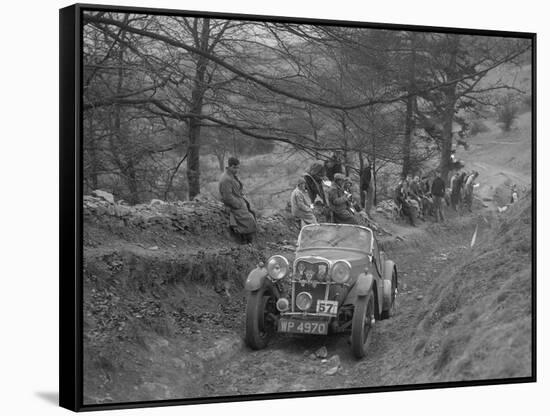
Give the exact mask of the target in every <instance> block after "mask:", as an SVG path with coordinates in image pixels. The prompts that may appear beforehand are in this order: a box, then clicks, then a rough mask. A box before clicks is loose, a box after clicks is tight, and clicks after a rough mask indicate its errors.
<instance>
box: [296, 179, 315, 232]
mask: <svg viewBox="0 0 550 416" xmlns="http://www.w3.org/2000/svg"><path fill="white" fill-rule="evenodd" d="M305 191H306V181H305V179H304V178H299V179H298V183H297V185H296V188H295V189H294V190H293V191H292V194H291V195H290V208H291V211H292V215H294V216H295V217H296V218H298V219H299V220H300V225H301V226H302V227H303V226H304V225H306V224H317V219H316V218H315V214H314V213H313V204H312V203H311V201H309V200H308V199H307V197H306V195H305Z"/></svg>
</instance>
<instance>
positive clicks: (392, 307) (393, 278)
mask: <svg viewBox="0 0 550 416" xmlns="http://www.w3.org/2000/svg"><path fill="white" fill-rule="evenodd" d="M396 289H397V274H396V273H395V269H394V270H393V272H392V274H391V303H390V307H389V308H388V310H385V311H382V315H381V318H382V319H388V318H391V317H392V316H393V313H394V312H395V290H396Z"/></svg>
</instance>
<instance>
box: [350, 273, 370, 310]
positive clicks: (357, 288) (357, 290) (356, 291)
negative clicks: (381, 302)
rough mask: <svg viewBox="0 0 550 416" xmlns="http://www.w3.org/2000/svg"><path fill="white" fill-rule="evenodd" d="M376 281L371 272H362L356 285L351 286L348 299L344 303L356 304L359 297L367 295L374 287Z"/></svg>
mask: <svg viewBox="0 0 550 416" xmlns="http://www.w3.org/2000/svg"><path fill="white" fill-rule="evenodd" d="M373 283H374V276H373V275H372V274H371V273H361V274H360V275H359V276H358V277H357V281H356V282H355V285H353V287H352V288H351V290H350V291H349V293H348V295H347V296H346V299H344V303H343V304H344V305H348V304H350V305H355V302H356V301H357V298H359V297H360V296H367V295H368V294H369V292H370V291H371V289H372V285H373Z"/></svg>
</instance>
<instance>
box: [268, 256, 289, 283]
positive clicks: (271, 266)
mask: <svg viewBox="0 0 550 416" xmlns="http://www.w3.org/2000/svg"><path fill="white" fill-rule="evenodd" d="M288 269H289V266H288V260H287V259H286V258H284V257H283V256H278V255H277V256H273V257H271V258H270V259H269V260H268V261H267V274H269V277H271V278H272V279H273V280H280V279H282V278H283V277H285V276H286V274H287V273H288Z"/></svg>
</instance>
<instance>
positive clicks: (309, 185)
mask: <svg viewBox="0 0 550 416" xmlns="http://www.w3.org/2000/svg"><path fill="white" fill-rule="evenodd" d="M239 166H240V163H239V160H238V159H237V158H235V157H230V158H229V159H228V166H227V168H226V170H225V172H224V173H223V175H222V176H221V178H220V182H219V192H220V195H221V200H222V202H223V203H224V205H225V206H226V207H227V208H228V209H229V226H230V229H231V231H232V233H233V235H234V236H235V238H236V239H237V240H238V241H239V242H241V243H243V244H246V243H252V242H253V240H254V237H255V234H256V229H257V224H256V213H255V212H254V210H253V209H252V207H251V205H250V202H249V201H248V200H247V199H246V198H245V196H244V193H243V184H242V182H241V181H240V179H239V177H238V172H239ZM477 176H478V172H475V171H472V172H470V173H466V172H456V173H455V174H454V175H453V176H452V177H451V179H450V190H449V191H447V190H446V187H445V181H444V180H443V178H442V177H441V172H440V171H439V170H437V171H435V172H432V173H431V174H429V175H427V176H424V177H422V178H420V176H419V175H417V176H415V177H414V178H413V177H412V175H410V174H409V175H407V176H406V177H404V178H402V179H401V181H400V182H399V184H398V186H397V188H396V189H395V196H394V201H395V203H396V204H397V207H398V211H399V213H400V214H402V215H403V216H404V217H405V218H407V219H408V220H409V222H410V223H411V225H415V218H416V217H417V216H418V217H420V218H422V219H424V218H425V217H426V216H427V215H433V216H434V218H435V221H436V222H439V221H444V220H445V217H444V215H443V211H444V209H443V205H444V202H445V201H447V204H448V205H450V206H451V208H452V209H454V210H458V209H459V208H461V207H465V208H466V209H467V210H468V211H470V212H471V210H472V202H473V193H474V187H475V186H476V185H475V179H476V178H477ZM359 178H360V184H359V192H360V203H359V202H358V201H357V200H356V198H355V197H354V196H353V193H352V191H351V190H352V186H353V181H352V180H351V178H349V177H347V176H346V175H345V163H344V158H343V155H342V153H341V152H335V153H334V154H333V155H332V157H331V158H329V159H328V160H327V161H325V162H321V161H316V162H314V163H313V164H312V165H311V166H310V168H309V169H308V170H307V172H306V173H305V174H304V175H303V176H301V177H300V178H299V179H298V181H297V184H296V188H295V189H294V190H293V191H292V193H291V196H290V207H291V212H292V215H293V216H294V217H295V218H296V219H298V220H299V221H300V224H301V225H302V226H303V225H306V224H316V223H317V218H316V215H315V209H314V208H315V206H314V202H315V201H316V199H317V198H318V199H320V204H322V205H323V206H324V207H326V208H328V212H329V215H330V220H331V221H332V222H335V223H341V224H359V223H362V217H366V218H368V215H367V211H368V209H366V206H367V204H366V201H367V199H368V196H369V194H370V193H371V192H372V188H371V183H370V180H371V169H370V166H368V165H367V166H366V167H365V168H364V169H362V170H361V171H360V172H359ZM326 186H330V187H329V188H328V190H325V187H326Z"/></svg>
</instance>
